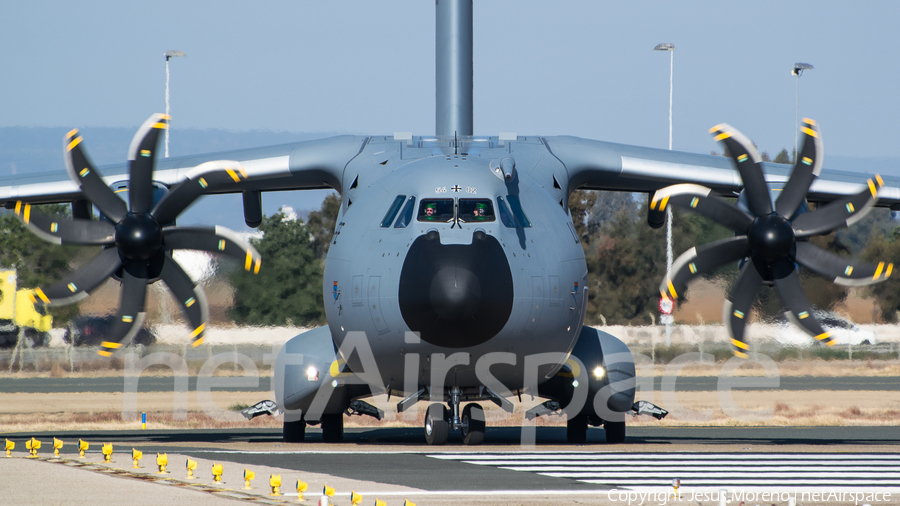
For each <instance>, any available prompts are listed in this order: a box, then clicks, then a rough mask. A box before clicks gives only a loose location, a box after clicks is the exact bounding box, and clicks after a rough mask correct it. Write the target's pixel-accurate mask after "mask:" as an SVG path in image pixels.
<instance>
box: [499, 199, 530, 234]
mask: <svg viewBox="0 0 900 506" xmlns="http://www.w3.org/2000/svg"><path fill="white" fill-rule="evenodd" d="M507 202H508V203H509V206H507V205H506V204H507ZM497 209H499V210H500V221H501V222H503V225H504V226H505V227H507V228H516V227H522V228H531V221H530V220H529V219H528V216H525V211H523V210H522V205H521V204H520V203H519V197H517V196H515V195H507V196H506V199H505V200H504V199H503V197H497ZM510 209H512V211H511V212H510Z"/></svg>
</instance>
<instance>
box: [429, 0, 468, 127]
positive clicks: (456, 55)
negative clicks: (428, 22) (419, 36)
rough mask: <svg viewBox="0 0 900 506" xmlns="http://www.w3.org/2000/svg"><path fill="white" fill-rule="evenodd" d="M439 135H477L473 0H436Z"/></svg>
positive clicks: (436, 119)
mask: <svg viewBox="0 0 900 506" xmlns="http://www.w3.org/2000/svg"><path fill="white" fill-rule="evenodd" d="M434 54H435V134H437V135H438V136H442V137H450V136H453V135H454V134H455V135H460V136H465V135H472V134H473V125H472V0H436V2H435V47H434Z"/></svg>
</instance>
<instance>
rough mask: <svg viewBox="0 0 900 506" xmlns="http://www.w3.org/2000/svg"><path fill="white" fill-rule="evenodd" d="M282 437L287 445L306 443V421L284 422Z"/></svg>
mask: <svg viewBox="0 0 900 506" xmlns="http://www.w3.org/2000/svg"><path fill="white" fill-rule="evenodd" d="M282 436H283V439H284V442H285V443H302V442H304V441H306V420H302V419H301V420H297V421H296V422H284V431H283V432H282Z"/></svg>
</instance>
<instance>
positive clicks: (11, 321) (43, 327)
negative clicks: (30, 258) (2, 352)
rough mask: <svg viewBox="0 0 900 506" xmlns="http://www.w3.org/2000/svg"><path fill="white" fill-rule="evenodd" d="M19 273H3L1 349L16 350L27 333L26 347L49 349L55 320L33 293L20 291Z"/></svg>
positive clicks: (0, 282) (0, 285)
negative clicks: (36, 301)
mask: <svg viewBox="0 0 900 506" xmlns="http://www.w3.org/2000/svg"><path fill="white" fill-rule="evenodd" d="M16 286H17V278H16V271H15V270H0V347H5V348H8V347H12V346H15V345H16V342H17V341H18V339H19V331H20V330H24V333H23V337H24V338H25V339H26V342H25V343H24V344H26V345H28V344H30V345H31V346H46V345H47V344H49V342H50V334H49V332H50V329H51V328H52V327H53V317H52V316H50V315H48V314H47V313H46V309H45V308H44V306H42V305H41V306H35V304H34V303H33V302H31V297H30V294H31V293H32V291H33V290H26V289H22V290H16Z"/></svg>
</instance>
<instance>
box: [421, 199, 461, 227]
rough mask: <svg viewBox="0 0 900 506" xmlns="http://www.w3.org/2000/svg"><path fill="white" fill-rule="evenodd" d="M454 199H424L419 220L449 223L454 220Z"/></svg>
mask: <svg viewBox="0 0 900 506" xmlns="http://www.w3.org/2000/svg"><path fill="white" fill-rule="evenodd" d="M453 207H454V206H453V199H422V203H421V204H420V205H419V215H418V217H417V218H416V219H418V220H419V221H431V222H436V223H449V222H451V221H453V210H454V209H453Z"/></svg>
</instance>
